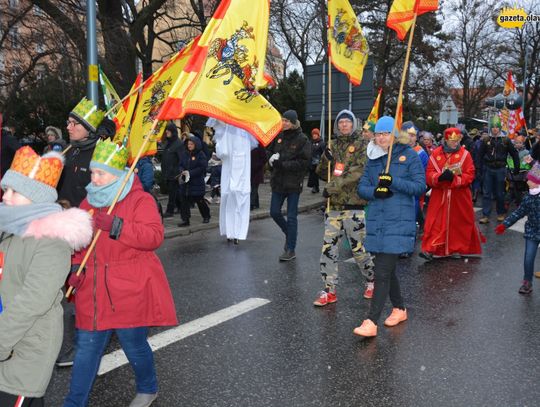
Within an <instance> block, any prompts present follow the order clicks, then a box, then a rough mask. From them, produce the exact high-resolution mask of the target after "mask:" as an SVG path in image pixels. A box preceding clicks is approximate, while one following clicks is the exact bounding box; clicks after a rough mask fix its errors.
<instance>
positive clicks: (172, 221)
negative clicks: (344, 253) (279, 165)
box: [158, 179, 325, 239]
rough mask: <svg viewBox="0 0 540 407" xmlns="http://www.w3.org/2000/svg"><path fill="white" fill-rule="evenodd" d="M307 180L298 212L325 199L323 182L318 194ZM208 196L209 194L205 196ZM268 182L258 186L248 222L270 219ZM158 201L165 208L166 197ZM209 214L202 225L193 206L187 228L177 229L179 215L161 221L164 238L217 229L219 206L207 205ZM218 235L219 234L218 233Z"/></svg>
mask: <svg viewBox="0 0 540 407" xmlns="http://www.w3.org/2000/svg"><path fill="white" fill-rule="evenodd" d="M306 183H307V179H306V180H305V181H304V190H303V191H302V193H301V194H300V203H299V204H298V212H306V211H310V210H312V209H316V208H319V207H321V206H322V205H324V201H325V199H324V198H323V197H322V190H323V188H324V182H322V181H320V184H321V185H320V190H321V192H319V193H318V194H313V193H311V188H308V187H307V186H306ZM207 196H209V194H207ZM270 198H271V190H270V181H269V180H267V181H265V183H264V184H261V185H260V186H259V202H260V206H261V207H260V208H259V209H255V210H252V211H251V212H250V221H253V220H256V219H265V218H269V217H270ZM158 199H159V201H160V202H161V204H162V205H163V208H166V207H167V196H166V195H159V197H158ZM208 206H209V207H210V213H211V214H212V218H211V219H210V223H202V217H201V214H200V213H199V209H197V206H196V205H195V208H192V209H191V220H190V221H191V225H190V226H187V227H181V228H180V227H178V226H177V224H178V223H180V222H181V221H182V219H181V218H180V214H176V213H175V215H174V216H173V217H172V218H166V219H163V224H164V226H165V238H166V239H167V238H171V237H176V236H187V235H189V234H191V233H195V232H199V231H201V230H208V229H214V228H219V204H209V205H208ZM283 208H284V210H285V209H286V208H287V206H286V204H285V205H283ZM218 233H219V232H218Z"/></svg>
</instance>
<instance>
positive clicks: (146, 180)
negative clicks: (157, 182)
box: [137, 157, 154, 192]
mask: <svg viewBox="0 0 540 407" xmlns="http://www.w3.org/2000/svg"><path fill="white" fill-rule="evenodd" d="M137 175H138V176H139V180H140V181H141V184H142V186H143V189H144V192H152V187H153V186H154V166H153V165H152V157H142V158H141V159H140V160H139V162H137Z"/></svg>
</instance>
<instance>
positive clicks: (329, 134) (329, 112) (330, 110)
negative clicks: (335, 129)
mask: <svg viewBox="0 0 540 407" xmlns="http://www.w3.org/2000/svg"><path fill="white" fill-rule="evenodd" d="M328 47H330V45H329V46H328ZM327 131H328V143H327V144H326V148H327V149H329V150H331V148H332V55H331V54H330V49H329V50H328V130H327ZM331 167H332V162H331V161H330V160H328V176H327V179H328V182H330V177H331V173H332V171H331ZM326 212H327V213H328V212H330V198H326Z"/></svg>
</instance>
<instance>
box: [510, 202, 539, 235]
mask: <svg viewBox="0 0 540 407" xmlns="http://www.w3.org/2000/svg"><path fill="white" fill-rule="evenodd" d="M524 216H527V221H526V222H525V233H523V237H524V238H525V239H530V240H536V241H539V242H540V194H539V195H531V194H527V195H526V196H525V197H524V198H523V200H522V201H521V204H520V205H519V207H518V208H517V209H516V210H515V211H514V212H512V213H511V214H510V216H508V217H507V218H506V219H505V220H504V221H503V224H504V226H506V227H507V228H509V227H510V226H512V225H513V224H514V223H516V222H517V221H518V220H520V219H521V218H523V217H524Z"/></svg>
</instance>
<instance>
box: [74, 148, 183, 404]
mask: <svg viewBox="0 0 540 407" xmlns="http://www.w3.org/2000/svg"><path fill="white" fill-rule="evenodd" d="M127 157H128V155H127V151H126V149H125V148H124V147H119V146H117V145H116V144H114V143H111V142H109V141H100V142H98V144H97V145H96V149H95V151H94V154H93V156H92V161H91V163H90V169H91V171H92V181H91V183H90V184H89V185H88V186H87V187H86V189H87V191H88V195H87V198H86V199H85V200H84V201H83V202H82V203H81V206H80V207H81V208H82V209H86V210H93V214H94V215H93V216H94V224H95V228H96V229H101V231H102V233H101V235H100V237H99V239H98V241H97V244H96V246H95V249H94V252H93V253H92V254H91V255H90V257H89V259H88V262H87V263H86V267H85V272H84V274H83V275H81V276H82V277H80V278H75V277H74V273H73V274H72V276H71V277H70V281H69V282H70V285H71V286H73V287H75V288H76V291H75V310H76V326H77V339H76V355H75V360H74V364H73V371H72V376H71V385H70V391H69V394H68V396H67V397H66V399H65V402H64V407H67V406H69V407H74V406H77V407H82V406H86V405H87V403H88V396H89V394H90V391H91V389H92V385H93V381H94V378H95V376H96V373H97V370H98V367H99V363H100V360H101V355H102V354H103V352H104V350H105V348H106V346H107V344H108V342H109V340H110V337H111V334H112V333H113V332H115V333H116V335H117V336H118V338H119V340H120V343H121V345H122V349H123V350H124V352H125V353H126V356H127V358H128V360H129V361H130V364H131V366H132V368H133V370H134V372H135V381H136V385H137V394H136V396H135V399H134V400H133V402H132V403H131V404H130V406H149V405H150V404H152V402H153V400H155V398H156V397H157V379H156V373H155V368H154V360H153V355H152V351H151V349H150V346H149V344H148V341H147V335H148V327H150V326H168V325H169V326H170V325H176V324H177V323H178V322H177V319H176V311H175V306H174V302H173V299H172V295H171V291H170V288H169V284H168V282H167V278H166V276H165V272H164V270H163V266H162V265H161V262H160V261H159V259H158V257H157V256H156V254H155V253H154V250H156V249H157V248H158V247H159V246H160V245H161V243H162V242H163V225H162V223H161V219H160V216H159V214H158V211H157V207H156V203H155V201H154V199H153V198H152V196H151V195H150V194H148V193H146V192H144V190H143V188H142V185H141V183H140V181H139V180H138V178H137V177H134V175H133V174H132V175H131V176H130V178H129V180H128V183H127V185H126V187H125V188H124V191H123V192H122V194H121V196H120V199H119V201H118V203H117V204H116V206H115V207H114V210H113V211H112V213H111V214H110V215H107V210H108V208H109V206H110V205H111V203H112V201H113V199H114V197H115V195H116V193H117V191H118V189H119V187H120V185H121V183H122V181H123V179H124V178H125V175H126V171H125V165H126V162H127ZM85 254H86V251H85V250H84V251H82V252H79V253H76V255H75V256H74V257H73V264H74V266H73V268H74V269H77V268H78V264H80V263H81V261H82V259H83V257H84V255H85Z"/></svg>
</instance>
